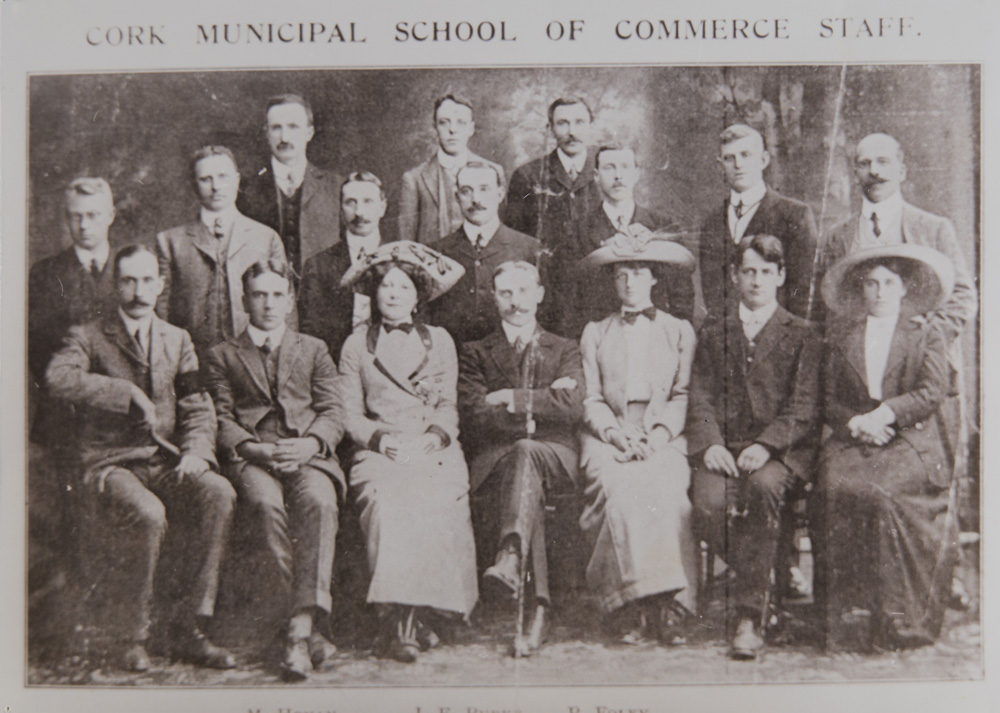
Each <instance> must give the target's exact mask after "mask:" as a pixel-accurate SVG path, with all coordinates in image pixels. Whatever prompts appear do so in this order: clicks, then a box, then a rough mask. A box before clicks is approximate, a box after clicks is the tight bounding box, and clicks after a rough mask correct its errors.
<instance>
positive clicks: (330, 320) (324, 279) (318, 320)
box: [299, 171, 391, 359]
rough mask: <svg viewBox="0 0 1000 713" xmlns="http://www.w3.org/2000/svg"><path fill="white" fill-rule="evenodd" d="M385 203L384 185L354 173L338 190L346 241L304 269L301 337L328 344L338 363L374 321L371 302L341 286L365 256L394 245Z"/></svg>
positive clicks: (367, 173) (363, 173) (368, 175)
mask: <svg viewBox="0 0 1000 713" xmlns="http://www.w3.org/2000/svg"><path fill="white" fill-rule="evenodd" d="M386 207H387V203H386V200H385V191H384V190H383V189H382V181H380V180H379V178H378V176H376V175H375V174H374V173H371V172H370V171H355V172H353V173H352V174H351V175H349V176H348V177H347V180H346V181H344V185H342V186H341V187H340V215H341V218H342V219H343V221H344V239H343V240H341V241H340V242H338V243H336V244H334V245H333V246H332V247H329V248H327V249H326V250H324V251H323V252H321V253H320V254H318V255H316V256H314V257H313V258H311V259H310V260H309V262H307V263H306V269H305V274H304V275H303V276H302V295H301V297H300V298H299V304H300V305H301V306H302V309H301V310H300V328H301V330H302V333H303V334H309V335H312V336H314V337H319V338H320V339H322V340H323V341H324V342H326V345H327V347H329V349H330V355H331V356H332V357H333V358H334V359H338V358H339V357H340V348H341V347H342V346H343V345H344V341H345V340H346V339H347V337H348V336H350V334H351V332H352V331H353V330H354V328H355V327H357V326H358V325H359V324H363V323H365V322H367V321H368V320H369V319H370V318H371V299H369V298H368V297H367V296H366V295H362V294H358V293H357V292H354V291H353V290H351V289H350V288H348V287H341V285H340V280H341V278H343V276H344V273H345V272H347V270H348V269H349V268H351V267H352V266H353V265H356V264H358V262H359V261H360V260H361V258H362V257H363V256H364V255H371V254H372V253H374V252H375V251H376V250H378V247H379V245H382V244H383V243H386V242H390V241H391V238H389V239H387V238H386V236H384V235H383V234H382V225H381V222H380V221H381V220H382V217H383V216H384V215H385V209H386Z"/></svg>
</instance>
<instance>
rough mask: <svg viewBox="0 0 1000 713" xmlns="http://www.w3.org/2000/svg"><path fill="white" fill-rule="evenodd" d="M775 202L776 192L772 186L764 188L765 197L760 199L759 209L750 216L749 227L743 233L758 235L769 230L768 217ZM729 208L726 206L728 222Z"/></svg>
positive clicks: (727, 220)
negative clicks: (772, 189)
mask: <svg viewBox="0 0 1000 713" xmlns="http://www.w3.org/2000/svg"><path fill="white" fill-rule="evenodd" d="M772 203H774V194H773V192H772V191H771V188H770V186H768V187H767V188H766V189H765V190H764V197H763V198H761V199H760V205H759V206H757V210H755V211H754V214H753V217H752V218H750V222H749V223H747V229H746V230H744V231H743V235H757V234H760V233H766V232H767V223H768V222H769V220H768V217H769V214H770V211H771V204H772ZM728 211H729V208H728V206H727V208H726V223H727V224H728V222H729V212H728Z"/></svg>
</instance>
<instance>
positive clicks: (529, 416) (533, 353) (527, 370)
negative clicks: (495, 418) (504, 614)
mask: <svg viewBox="0 0 1000 713" xmlns="http://www.w3.org/2000/svg"><path fill="white" fill-rule="evenodd" d="M537 362H538V336H537V335H534V336H532V338H531V339H530V340H529V342H528V344H527V346H525V354H524V368H523V372H522V373H523V378H522V381H521V385H522V388H524V389H526V390H527V392H528V398H527V402H526V403H525V423H524V426H525V432H526V434H527V437H528V438H532V437H533V436H534V435H535V392H534V388H533V387H534V385H535V371H536V369H537V366H538V364H537ZM518 497H519V498H521V499H522V501H523V499H524V489H523V488H522V489H521V492H520V493H519V494H518ZM521 505H522V507H523V505H524V503H523V502H522V503H521ZM530 548H531V538H528V537H522V538H521V571H520V576H519V577H518V579H517V624H516V625H515V628H514V658H516V659H517V658H521V657H523V656H525V655H526V654H527V653H528V652H527V644H526V643H525V641H524V590H525V586H526V584H527V578H528V554H529V550H530Z"/></svg>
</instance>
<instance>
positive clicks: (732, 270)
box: [729, 265, 737, 285]
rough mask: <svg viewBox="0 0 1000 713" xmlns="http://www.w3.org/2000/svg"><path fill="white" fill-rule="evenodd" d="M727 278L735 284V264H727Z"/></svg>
mask: <svg viewBox="0 0 1000 713" xmlns="http://www.w3.org/2000/svg"><path fill="white" fill-rule="evenodd" d="M729 279H730V280H731V281H732V283H733V284H734V285H735V284H737V282H736V266H735V265H730V266H729Z"/></svg>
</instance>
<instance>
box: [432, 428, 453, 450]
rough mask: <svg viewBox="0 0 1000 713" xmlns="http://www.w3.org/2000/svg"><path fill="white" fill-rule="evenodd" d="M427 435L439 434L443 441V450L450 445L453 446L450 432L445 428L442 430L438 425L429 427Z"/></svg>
mask: <svg viewBox="0 0 1000 713" xmlns="http://www.w3.org/2000/svg"><path fill="white" fill-rule="evenodd" d="M426 433H434V434H437V436H438V438H440V439H441V447H442V448H447V447H448V446H449V445H451V436H449V435H448V432H447V431H446V430H444V429H443V428H441V427H440V426H438V425H437V424H436V423H435V424H431V425H430V426H428V427H427V431H426Z"/></svg>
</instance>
